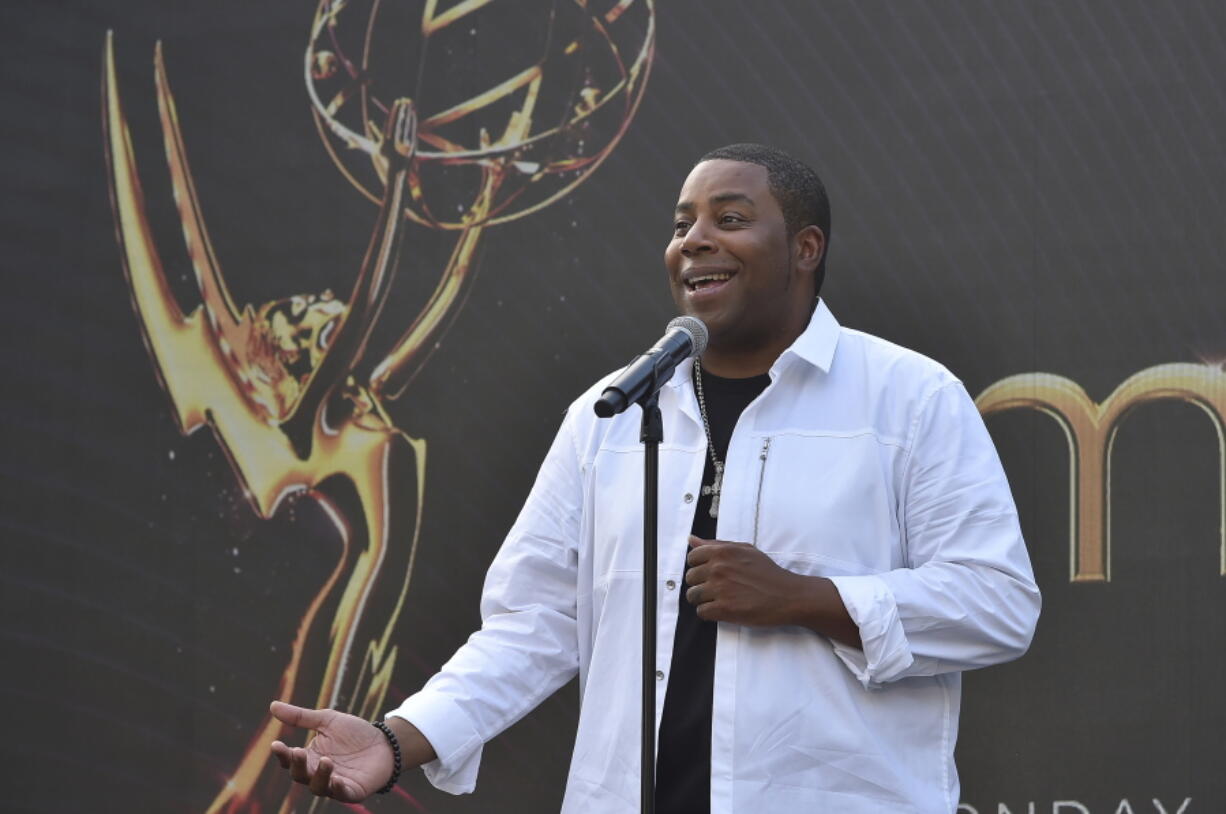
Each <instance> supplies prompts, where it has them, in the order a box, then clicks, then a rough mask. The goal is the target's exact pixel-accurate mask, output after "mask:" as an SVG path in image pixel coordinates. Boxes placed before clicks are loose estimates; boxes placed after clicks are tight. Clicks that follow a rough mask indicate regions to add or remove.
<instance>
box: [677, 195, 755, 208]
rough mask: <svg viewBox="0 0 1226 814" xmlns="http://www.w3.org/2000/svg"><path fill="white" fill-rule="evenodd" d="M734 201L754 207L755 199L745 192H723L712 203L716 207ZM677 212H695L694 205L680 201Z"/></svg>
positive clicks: (714, 197)
mask: <svg viewBox="0 0 1226 814" xmlns="http://www.w3.org/2000/svg"><path fill="white" fill-rule="evenodd" d="M732 201H743V202H744V203H747V204H749V205H750V206H753V198H751V197H749V196H748V195H746V194H745V193H744V192H721V193H720V194H718V195H712V196H711V198H710V202H711V203H712V204H714V205H718V204H725V203H730V202H732ZM674 211H676V212H693V211H694V204H693V202H691V201H678V202H677V207H676V209H675V210H674Z"/></svg>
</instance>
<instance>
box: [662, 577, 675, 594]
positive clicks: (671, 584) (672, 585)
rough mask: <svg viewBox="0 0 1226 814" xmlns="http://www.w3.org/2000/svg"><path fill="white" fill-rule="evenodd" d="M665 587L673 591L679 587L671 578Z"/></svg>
mask: <svg viewBox="0 0 1226 814" xmlns="http://www.w3.org/2000/svg"><path fill="white" fill-rule="evenodd" d="M664 587H665V588H667V589H669V590H670V591H671V590H672V589H673V588H676V587H677V583H676V582H674V581H673V580H671V579H670V580H669V581H668V582H666V583H664Z"/></svg>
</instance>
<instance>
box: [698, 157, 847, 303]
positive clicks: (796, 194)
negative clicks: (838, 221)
mask: <svg viewBox="0 0 1226 814" xmlns="http://www.w3.org/2000/svg"><path fill="white" fill-rule="evenodd" d="M716 160H724V161H742V162H744V163H746V164H757V165H758V166H760V167H765V168H766V180H767V184H768V185H769V186H770V191H771V194H772V195H774V196H775V200H776V201H778V202H779V208H780V209H782V210H783V222H784V224H786V226H787V230H788V235H794V234H796V233H797V232H799V231H800V230H801V229H803V228H805V227H806V226H809V225H813V226H816V227H817V228H818V229H821V230H822V234H823V235H825V236H826V247H825V249H824V250H823V251H822V259H821V262H819V263H818V264H817V270H816V271H815V272H814V275H813V291H814V294H815V295H816V294H817V293H820V292H821V290H822V281H823V280H824V279H825V277H826V255H827V254H828V253H829V250H830V199H829V198H827V197H826V186H825V184H823V183H822V179H821V178H819V177H818V175H817V173H816V172H814V171H813V168H812V167H810V166H809V165H808V164H806V163H804V162H803V161H800V160H798V159H795V158H793V157H792V156H790V155H788V154H787V153H785V152H784V151H783V150H780V149H778V148H775V147H768V146H767V145H765V144H750V143H747V144H729V145H728V146H726V147H720V148H718V149H715V150H712V151H711V152H709V153H707V154H706V155H704V156H703V157H702V158H700V159H698V163H699V164H701V163H702V162H704V161H716Z"/></svg>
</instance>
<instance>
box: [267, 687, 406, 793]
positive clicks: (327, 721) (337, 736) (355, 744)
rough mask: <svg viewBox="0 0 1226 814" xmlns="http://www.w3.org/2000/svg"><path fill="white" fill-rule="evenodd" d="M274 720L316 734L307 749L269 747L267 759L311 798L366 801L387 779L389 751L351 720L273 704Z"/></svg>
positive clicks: (366, 725) (364, 725)
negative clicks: (306, 789) (277, 763)
mask: <svg viewBox="0 0 1226 814" xmlns="http://www.w3.org/2000/svg"><path fill="white" fill-rule="evenodd" d="M270 711H271V712H272V715H273V717H274V718H276V719H277V720H279V721H281V722H283V723H287V724H289V725H291V726H298V727H302V728H304V729H313V730H315V737H314V738H312V739H311V742H310V743H308V744H307V745H306V747H305V748H304V747H291V746H287V745H286V744H284V743H282V742H281V741H274V742H273V744H272V753H273V754H274V755H275V756H276V758H277V760H278V761H280V763H281V766H282V767H283V768H286V769H289V770H290V776H291V777H293V778H294V780H295V781H297V782H299V783H304V784H306V785H307V786H308V787H309V788H310V789H311V791H312V793H314V794H318V795H320V796H324V797H333V798H335V799H337V800H340V801H342V802H346V803H356V802H359V801H361V800H364V799H366V798H367V797H369V796H370V795H372V794H374V793H375V792H376V791H377V790H378V789H380V788H381V787H382V786H383V784H384V783H386V782H387V779H388V778H389V777H391V775H392V767H393V759H392V750H391V747H390V746H389V745H388V742H387V739H386V738H385V737H384V735H383V733H382V732H380V731H379V730H378V729H376V728H375V727H373V726H371V724H370V722H369V721H365V720H363V719H361V718H359V717H357V716H356V715H349V714H347V713H344V712H337V711H336V710H333V709H305V708H303V707H296V706H293V705H292V704H285V703H282V702H280V701H274V702H273V703H272V706H271V707H270Z"/></svg>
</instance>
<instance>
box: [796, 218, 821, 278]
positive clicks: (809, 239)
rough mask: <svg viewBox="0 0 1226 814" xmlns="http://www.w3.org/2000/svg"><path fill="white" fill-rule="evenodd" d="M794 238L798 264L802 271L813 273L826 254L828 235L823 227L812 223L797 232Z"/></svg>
mask: <svg viewBox="0 0 1226 814" xmlns="http://www.w3.org/2000/svg"><path fill="white" fill-rule="evenodd" d="M792 239H793V240H794V241H795V243H794V244H793V245H795V247H796V265H797V266H798V267H799V268H800V269H801V270H802V271H805V272H808V273H810V274H812V273H813V272H815V271H816V270H817V265H818V263H820V262H822V257H823V256H825V254H826V235H825V234H824V233H823V232H822V230H821V229H819V228H818V227H816V226H814V225H812V224H810V225H809V226H806V227H805V228H803V229H801V230H800V231H799V232H797V233H796V235H795V237H793V238H792Z"/></svg>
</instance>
